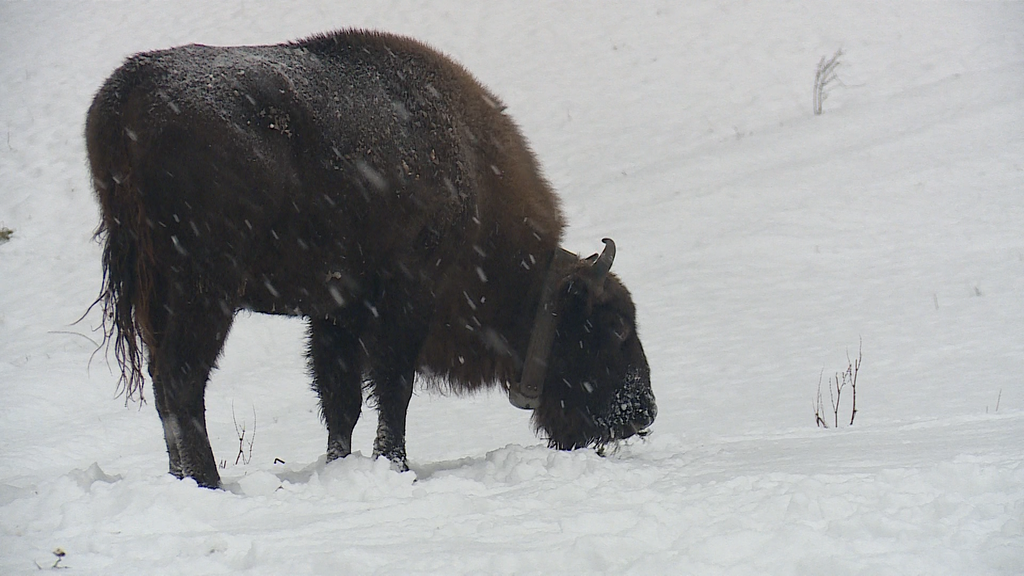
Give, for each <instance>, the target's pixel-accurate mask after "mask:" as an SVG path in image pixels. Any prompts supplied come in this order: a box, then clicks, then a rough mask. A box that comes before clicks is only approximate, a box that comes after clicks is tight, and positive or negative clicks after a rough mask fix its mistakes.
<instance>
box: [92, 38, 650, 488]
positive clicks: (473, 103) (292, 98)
mask: <svg viewBox="0 0 1024 576" xmlns="http://www.w3.org/2000/svg"><path fill="white" fill-rule="evenodd" d="M86 144H87V149H88V154H89V162H90V167H91V170H92V175H93V182H94V186H95V190H96V194H97V197H98V199H99V202H100V206H101V209H102V217H103V219H102V222H101V224H100V228H99V230H98V234H99V235H100V236H101V237H102V238H103V239H104V250H103V269H104V288H103V292H102V293H101V296H100V301H101V302H102V304H103V307H104V314H105V319H107V320H108V322H109V323H106V324H105V325H106V327H107V338H108V339H112V340H113V343H114V350H115V356H116V358H117V360H118V362H119V363H120V364H121V367H122V384H123V386H124V387H125V390H126V392H127V394H128V395H129V396H131V395H133V394H140V395H141V390H142V383H143V374H142V366H143V362H144V359H143V350H145V351H146V353H147V355H148V357H147V359H146V360H147V361H148V366H149V373H150V375H151V377H152V379H153V390H154V396H155V398H156V407H157V411H158V413H159V414H160V417H161V420H162V422H163V424H164V434H165V439H166V440H167V447H168V455H169V459H170V469H171V472H172V473H173V474H175V475H177V476H179V477H182V476H190V477H193V478H195V479H196V480H197V481H198V482H199V483H200V484H202V485H206V486H216V485H217V484H218V482H219V476H218V474H217V470H216V466H215V465H214V459H213V454H212V451H211V450H210V447H209V441H208V438H207V435H206V424H205V418H204V416H203V414H204V411H205V404H204V400H203V391H204V389H205V385H206V381H207V378H208V376H209V372H210V370H211V368H212V367H213V366H214V364H215V362H216V359H217V356H218V355H219V353H220V350H221V348H222V346H223V343H224V340H225V338H226V336H227V333H228V330H229V329H230V327H231V324H232V320H233V316H234V313H235V312H236V311H237V310H240V309H248V310H253V311H257V312H265V313H272V314H288V315H296V316H304V317H307V318H308V319H309V326H310V328H309V333H310V347H309V359H310V367H311V371H312V373H313V380H314V387H315V388H316V390H317V392H318V393H319V395H320V402H321V412H322V415H323V418H324V420H325V422H326V424H327V429H328V455H329V457H331V458H335V457H342V456H345V455H347V454H348V453H349V452H350V451H351V432H352V427H353V426H354V425H355V422H356V419H358V417H359V413H360V406H361V403H362V396H361V385H362V382H363V379H364V378H366V379H368V381H369V382H370V387H371V392H372V394H373V396H374V398H375V399H376V401H377V403H378V406H379V418H380V422H379V426H378V435H377V440H376V441H375V444H374V449H375V452H376V453H377V454H383V455H385V456H387V457H388V458H390V459H392V460H393V461H394V462H396V464H397V465H398V467H400V468H402V467H405V465H406V464H405V414H406V409H407V406H408V402H409V398H410V396H411V391H412V382H413V377H414V374H415V373H417V372H418V373H420V374H422V375H425V376H428V377H431V378H433V379H435V380H438V381H444V382H446V383H447V385H448V386H450V387H451V389H453V390H456V391H470V390H475V389H478V388H480V387H481V386H488V385H494V384H500V385H503V386H508V384H509V383H510V382H513V381H515V380H516V379H517V378H518V377H519V373H520V371H521V369H522V365H523V355H524V354H525V350H526V348H527V344H528V342H529V340H530V337H531V333H532V331H533V319H534V317H535V313H536V311H537V308H538V305H539V300H540V293H541V289H542V285H543V283H544V279H545V277H546V276H547V274H548V270H549V266H550V265H551V262H552V258H553V254H554V253H555V250H556V249H557V248H558V245H559V242H560V240H561V234H562V229H563V227H564V222H563V218H562V215H561V212H560V210H559V206H558V200H557V197H556V196H555V195H554V193H553V192H552V191H551V188H550V186H549V185H548V183H547V182H546V181H545V180H544V178H543V177H542V176H541V173H540V170H539V168H538V166H537V163H536V161H535V159H534V156H533V154H532V153H531V152H530V150H529V148H528V146H527V144H526V142H525V140H524V139H523V137H522V136H521V134H520V133H519V130H518V128H517V127H516V126H515V124H514V123H513V122H512V120H511V119H510V118H509V117H508V116H507V115H506V114H505V113H504V106H503V105H502V104H501V103H500V101H499V100H498V98H497V97H496V96H494V95H493V94H491V93H490V92H489V91H487V90H486V89H485V88H484V87H482V86H481V85H480V84H479V83H478V82H477V81H476V80H475V79H474V78H473V77H472V76H470V75H469V73H468V72H466V71H465V70H464V69H463V68H462V67H461V66H459V65H458V64H456V63H454V62H452V61H451V60H449V59H448V58H446V57H445V56H443V55H441V54H439V53H437V52H435V51H433V50H431V49H430V48H428V47H426V46H424V45H423V44H420V43H418V42H416V41H414V40H410V39H408V38H402V37H396V36H391V35H386V34H379V33H372V32H361V31H341V32H336V33H332V34H326V35H320V36H315V37H313V38H310V39H307V40H303V41H299V42H295V43H290V44H282V45H275V46H244V47H226V48H222V47H209V46H201V45H190V46H183V47H179V48H172V49H169V50H163V51H157V52H149V53H144V54H138V55H136V56H133V57H131V58H129V59H128V60H127V61H126V62H125V63H124V65H122V66H121V67H120V68H119V69H118V70H117V71H115V72H114V74H113V75H112V76H111V77H110V78H109V79H108V80H107V81H106V83H105V84H104V85H103V87H102V88H101V89H100V91H99V92H98V94H97V95H96V97H95V99H94V101H93V104H92V106H91V108H90V109H89V113H88V117H87V121H86ZM592 263H593V260H580V261H577V262H576V264H575V265H574V266H570V267H567V268H566V269H557V270H555V271H554V272H553V274H556V275H557V276H556V278H557V279H558V286H559V288H558V292H557V293H558V301H557V302H555V303H553V305H554V306H556V309H557V310H564V311H565V313H564V315H563V316H564V319H563V316H559V322H558V329H557V332H556V338H555V344H554V345H553V346H552V352H551V354H552V357H551V358H550V359H549V361H548V370H547V373H546V374H545V382H546V383H547V385H546V386H545V388H544V396H543V398H542V400H541V401H542V403H543V404H542V406H541V408H540V409H538V410H537V411H536V412H535V424H536V425H537V426H538V428H539V429H541V430H543V431H545V432H547V434H548V436H549V438H550V442H551V444H552V445H553V446H557V447H560V448H572V447H577V446H585V445H589V444H598V443H603V442H606V441H609V440H611V439H614V438H618V437H623V436H628V435H629V434H631V433H632V432H634V431H636V430H639V429H642V428H644V427H646V426H647V425H649V424H650V422H651V421H652V420H653V418H654V413H655V409H654V401H653V396H652V395H650V389H649V370H648V367H647V361H646V358H645V357H644V355H643V349H642V347H641V346H640V342H639V339H638V338H637V336H636V330H635V313H634V309H633V304H632V301H631V299H630V297H629V293H628V292H627V291H626V290H625V288H624V287H622V285H621V283H620V282H619V281H618V279H617V278H615V276H614V275H607V276H605V275H601V276H600V278H599V279H598V280H594V279H593V278H592V276H593V274H590V273H589V272H588V271H589V269H590V267H591V266H592ZM577 349H578V350H577ZM637 375H639V376H637ZM559 388H567V390H560V389H559ZM573 389H575V392H573ZM623 390H626V391H630V394H631V396H630V397H631V398H636V399H637V401H638V403H637V404H636V406H635V409H631V410H630V411H628V413H627V412H623V411H622V410H621V409H619V408H614V407H613V406H612V404H614V398H615V397H616V395H620V396H621V394H622V391H623ZM620 400H621V399H620ZM619 403H620V404H621V402H619Z"/></svg>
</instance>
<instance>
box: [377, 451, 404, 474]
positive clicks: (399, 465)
mask: <svg viewBox="0 0 1024 576" xmlns="http://www.w3.org/2000/svg"><path fill="white" fill-rule="evenodd" d="M381 456H383V457H385V458H387V459H388V460H390V461H391V469H392V470H394V471H395V472H408V471H409V462H408V461H406V459H405V447H404V446H399V447H394V448H388V449H380V448H374V449H373V457H374V458H380V457H381Z"/></svg>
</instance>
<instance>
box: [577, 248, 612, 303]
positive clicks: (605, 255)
mask: <svg viewBox="0 0 1024 576" xmlns="http://www.w3.org/2000/svg"><path fill="white" fill-rule="evenodd" d="M601 242H604V250H602V251H601V255H600V256H597V255H596V254H595V255H594V256H591V257H590V258H595V257H596V258H595V259H594V263H593V264H591V265H590V273H589V274H587V275H586V276H584V278H585V279H586V282H587V285H588V286H589V287H590V292H591V295H593V296H600V294H601V293H602V292H604V281H605V280H606V279H607V278H608V271H609V270H611V268H612V262H613V261H614V260H615V241H614V240H612V239H611V238H602V239H601ZM588 260H589V258H588Z"/></svg>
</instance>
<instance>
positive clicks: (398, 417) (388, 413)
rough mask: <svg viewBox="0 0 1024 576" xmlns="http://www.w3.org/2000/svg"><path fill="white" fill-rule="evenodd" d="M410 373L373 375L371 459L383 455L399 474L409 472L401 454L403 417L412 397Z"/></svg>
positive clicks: (403, 427) (403, 440)
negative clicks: (374, 434)
mask: <svg viewBox="0 0 1024 576" xmlns="http://www.w3.org/2000/svg"><path fill="white" fill-rule="evenodd" d="M413 374H414V372H413V371H412V370H411V369H410V370H408V371H406V372H404V373H401V374H400V373H397V372H390V373H388V374H380V373H378V374H375V375H374V395H375V396H376V397H377V438H376V439H374V441H373V456H374V457H375V458H376V457H379V456H384V457H385V458H387V459H388V460H390V461H391V463H392V465H393V466H394V468H395V469H396V470H398V471H399V472H405V471H407V470H408V469H409V463H408V462H407V461H406V453H405V417H406V413H407V412H408V410H409V400H410V399H411V398H412V383H413V377H414V376H413Z"/></svg>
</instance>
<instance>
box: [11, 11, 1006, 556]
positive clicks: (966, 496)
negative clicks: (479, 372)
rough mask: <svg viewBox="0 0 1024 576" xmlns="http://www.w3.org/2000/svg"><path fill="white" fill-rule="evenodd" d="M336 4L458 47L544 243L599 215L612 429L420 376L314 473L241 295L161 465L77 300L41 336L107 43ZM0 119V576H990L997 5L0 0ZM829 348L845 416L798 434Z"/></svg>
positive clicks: (81, 252) (213, 34)
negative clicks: (629, 365) (598, 450)
mask: <svg viewBox="0 0 1024 576" xmlns="http://www.w3.org/2000/svg"><path fill="white" fill-rule="evenodd" d="M347 26H358V27H370V28H381V29H385V30H389V31H392V32H398V33H405V34H409V35H412V36H415V37H417V38H420V39H422V40H425V41H427V42H428V43H430V44H432V45H434V46H436V47H438V48H439V49H441V50H443V51H445V52H446V53H448V54H450V55H452V56H453V57H455V58H456V59H457V60H459V61H461V62H462V63H464V64H465V65H466V67H467V68H468V69H470V70H471V71H473V72H474V73H475V74H476V75H477V76H478V77H479V78H480V79H481V80H482V81H483V82H484V83H485V84H487V85H488V86H489V87H491V88H492V89H493V90H494V91H495V92H496V93H498V94H500V95H501V96H502V97H503V98H504V100H505V101H506V103H507V104H508V105H509V112H510V113H511V114H512V116H513V117H515V118H517V119H518V121H519V123H520V124H521V126H522V128H523V132H524V133H525V134H526V135H527V137H528V138H529V139H530V141H531V143H532V145H533V147H534V148H535V150H536V152H537V154H538V156H539V158H540V159H541V161H542V163H543V165H544V167H545V170H546V173H547V175H548V177H549V178H550V180H551V181H552V182H553V184H554V185H555V186H556V188H557V189H558V190H559V193H560V194H561V196H562V198H563V201H564V208H565V212H566V214H567V215H568V217H569V220H570V230H569V231H568V234H567V239H566V247H567V248H569V249H572V250H575V251H579V252H587V253H589V252H591V251H595V250H597V248H598V247H599V246H600V241H599V240H600V238H601V237H602V236H611V237H613V238H615V240H616V242H617V244H618V245H619V256H618V257H617V259H616V262H615V268H616V270H617V271H618V273H619V275H620V276H621V277H622V278H623V280H624V281H625V282H626V284H627V286H629V287H630V289H631V290H632V292H633V295H634V298H635V300H636V302H637V306H638V311H639V321H640V323H641V334H642V338H643V342H644V346H645V348H646V350H647V353H648V356H649V359H650V363H651V367H652V372H653V375H652V384H653V387H654V392H655V394H656V395H657V398H658V406H659V416H658V420H657V421H656V422H655V424H654V427H653V433H652V435H651V436H649V437H648V438H647V440H646V441H643V442H640V441H634V442H630V443H628V444H627V445H624V446H621V447H620V449H619V450H618V451H617V452H615V453H613V454H610V455H609V456H607V457H603V458H602V457H599V456H598V455H596V454H595V453H594V452H592V451H577V452H572V453H565V452H554V451H551V450H548V449H547V448H545V447H544V446H543V442H542V441H541V440H540V439H538V438H536V437H535V436H534V435H533V434H532V432H531V431H530V429H529V426H528V414H526V413H524V412H521V411H519V410H516V409H514V408H512V407H511V406H510V405H509V404H508V402H507V400H506V399H505V398H502V397H501V396H500V395H499V394H489V395H488V394H484V395H481V396H477V397H472V398H447V397H442V396H438V395H436V394H434V393H431V392H429V391H426V390H424V391H423V392H421V393H419V394H418V395H417V397H415V398H414V400H413V405H412V407H411V409H410V414H409V446H408V447H409V454H410V464H411V467H412V472H411V473H408V474H397V473H395V472H392V471H391V470H390V469H389V467H388V465H387V464H386V463H384V462H375V461H373V460H371V459H369V458H368V457H365V456H363V455H362V454H369V452H370V448H371V442H372V434H373V426H372V423H373V422H374V421H375V417H374V416H375V415H374V414H372V412H371V413H365V412H364V416H363V421H362V422H361V424H360V426H359V427H357V430H356V438H355V443H356V446H355V448H356V450H359V451H361V452H362V453H361V454H355V455H353V456H352V457H349V458H346V459H345V460H344V461H339V462H336V463H332V464H331V465H329V466H327V465H325V464H324V463H323V459H322V453H323V450H324V446H325V443H326V432H325V431H324V429H323V427H322V425H321V424H320V423H319V421H318V419H317V416H316V407H315V396H314V394H313V393H312V392H311V391H310V390H309V385H308V377H307V375H306V374H305V369H304V361H303V359H302V349H303V342H302V334H303V326H302V323H301V322H300V321H296V320H287V319H280V318H268V317H260V316H248V315H242V316H241V317H240V318H239V319H238V321H237V322H236V324H235V328H234V331H233V333H232V335H231V337H230V339H229V342H228V345H227V348H226V350H225V354H224V357H223V359H222V361H221V365H220V370H219V371H218V372H216V373H215V375H214V377H213V379H212V380H211V384H210V387H209V390H208V393H207V405H208V414H207V419H208V422H209V427H210V433H211V441H212V443H213V447H214V451H215V453H216V455H217V457H218V459H220V460H224V461H225V468H224V469H223V470H222V476H223V477H224V479H225V482H226V490H224V491H207V490H201V489H198V488H197V487H196V486H195V485H194V483H192V482H189V481H185V482H179V481H177V480H174V479H172V478H171V477H169V476H168V475H167V474H166V456H165V454H164V448H163V440H162V435H161V430H160V426H159V422H158V418H157V416H156V414H155V413H154V412H155V411H154V410H153V408H152V406H151V405H148V404H147V405H144V406H141V407H139V406H137V405H134V404H133V405H130V406H129V407H128V408H125V407H124V402H123V400H122V399H120V398H116V397H115V384H116V377H115V376H114V375H113V372H112V371H113V368H112V367H111V365H110V364H109V363H108V362H107V361H106V360H105V358H104V356H103V354H102V353H100V354H96V355H94V354H93V353H94V351H95V349H96V341H97V340H98V338H99V334H98V333H97V332H95V331H94V330H93V329H94V328H95V327H96V326H97V325H98V323H99V316H98V313H97V311H95V310H93V311H92V312H91V313H89V314H88V315H86V317H85V319H84V320H83V321H82V322H80V323H78V324H74V322H75V320H76V319H78V318H79V317H80V316H81V315H82V314H83V313H84V312H85V311H86V309H87V308H88V306H89V304H90V303H91V302H92V300H93V299H94V298H95V295H96V294H97V292H98V290H99V287H100V266H99V253H100V250H99V246H98V245H97V244H96V243H95V242H93V241H92V240H91V234H92V231H93V230H94V228H95V224H96V222H97V210H96V207H95V204H94V201H93V198H92V192H91V189H90V186H89V177H88V175H87V170H86V166H85V156H84V147H83V141H82V137H81V133H82V126H83V121H84V117H85V110H86V108H87V107H88V104H89V102H90V99H91V97H92V94H93V93H94V91H95V90H96V89H97V88H98V87H99V85H100V83H101V82H102V81H103V80H104V78H105V77H106V76H107V75H108V74H109V73H110V72H111V71H112V70H113V69H114V68H115V67H116V66H117V65H118V64H119V63H120V62H121V60H123V58H124V57H125V56H127V55H129V54H131V53H134V52H137V51H142V50H149V49H156V48H163V47H167V46H172V45H177V44H184V43H189V42H200V43H208V44H245V43H271V42H279V41H284V40H288V39H293V38H297V37H302V36H306V35H309V34H311V33H313V32H317V31H321V30H326V29H331V28H337V27H347ZM838 48H842V50H843V53H844V55H843V56H842V57H841V62H842V64H841V66H840V68H839V70H838V72H839V76H840V78H841V80H842V85H837V86H835V88H834V90H833V91H832V92H831V95H830V97H829V99H828V100H827V101H826V102H825V112H824V114H823V115H821V116H814V115H813V114H812V113H811V87H812V82H813V76H814V67H815V64H817V62H818V59H819V58H820V57H821V56H825V55H831V54H833V53H834V52H835V50H836V49H838ZM0 130H2V131H3V132H2V133H0V226H3V227H7V228H10V229H12V230H13V231H14V234H13V236H12V238H11V240H10V241H9V242H6V243H2V244H0V397H2V398H3V401H2V402H0V573H2V574H22V573H35V572H37V571H38V569H37V565H38V566H42V567H44V568H45V567H49V566H51V565H53V563H54V562H55V561H56V557H55V556H53V555H52V553H51V551H52V550H53V549H55V548H57V547H60V548H62V549H63V550H64V551H66V553H67V556H66V557H64V558H63V559H62V560H61V561H60V565H61V566H68V567H70V568H73V569H74V570H75V572H76V573H84V574H146V573H152V574H179V573H180V574H221V573H251V574H281V573H294V574H338V573H381V574H393V573H411V574H421V573H437V574H442V573H443V574H462V573H517V574H523V573H580V572H583V573H623V572H625V573H638V574H639V573H644V574H651V573H653V574H670V573H672V574H675V573H694V574H723V573H730V574H766V573H767V574H807V573H828V574H837V575H839V574H1020V573H1024V463H1022V462H1024V445H1022V443H1021V439H1022V438H1024V378H1022V376H1021V375H1022V373H1024V197H1022V193H1024V3H1020V2H946V1H934V2H900V1H895V0H893V1H890V2H884V1H873V2H859V1H846V2H844V1H840V0H827V1H823V0H792V1H773V2H745V1H741V0H714V1H704V2H686V3H681V2H668V1H662V2H656V1H651V2H639V3H597V2H582V3H571V4H570V3H563V4H555V3H549V2H515V3H511V2H509V3H500V4H499V3H476V2H465V3H460V2H456V1H454V0H448V1H445V2H434V3H431V4H429V5H427V4H426V3H412V2H398V1H392V2H378V3H373V4H372V5H371V3H355V2H294V3H289V4H288V6H287V7H283V5H278V4H276V3H269V2H223V3H208V2H175V3H164V2H157V1H148V2H133V3H108V2H102V3H56V2H0ZM861 342H862V343H863V344H862V346H863V348H862V349H863V366H862V369H861V372H860V374H859V378H860V379H859V386H858V398H857V403H858V405H857V408H858V414H857V418H856V422H855V424H854V425H853V426H852V427H842V428H840V429H838V430H832V429H830V430H821V429H819V428H816V427H815V425H814V410H813V406H812V403H813V401H814V397H815V393H816V389H817V385H818V381H819V377H820V376H822V375H823V379H824V380H825V381H826V382H825V383H824V385H827V379H828V378H829V376H831V375H832V374H834V373H835V372H837V371H841V370H843V369H845V367H846V363H847V355H848V354H849V355H851V356H852V357H856V355H857V351H858V346H860V345H861V344H860V343H861ZM110 361H111V362H112V358H111V360H110ZM846 398H848V397H845V398H844V402H845V401H846ZM825 402H826V404H827V403H828V398H827V395H826V398H825ZM848 409H849V408H848V405H845V406H844V407H843V410H844V411H845V412H846V413H847V414H848ZM254 419H255V427H256V435H255V439H254V442H253V448H252V453H251V456H252V458H251V461H250V462H249V463H248V464H243V463H242V462H239V463H238V464H237V465H236V464H235V457H236V455H237V453H238V444H239V442H238V437H237V434H236V431H235V423H236V422H237V424H238V425H242V424H243V423H244V424H245V426H246V430H247V434H248V436H247V438H250V439H251V438H252V435H251V431H252V427H253V425H254V422H253V420H254ZM246 455H248V454H246ZM275 459H280V460H282V461H284V463H283V464H282V463H277V464H275Z"/></svg>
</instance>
